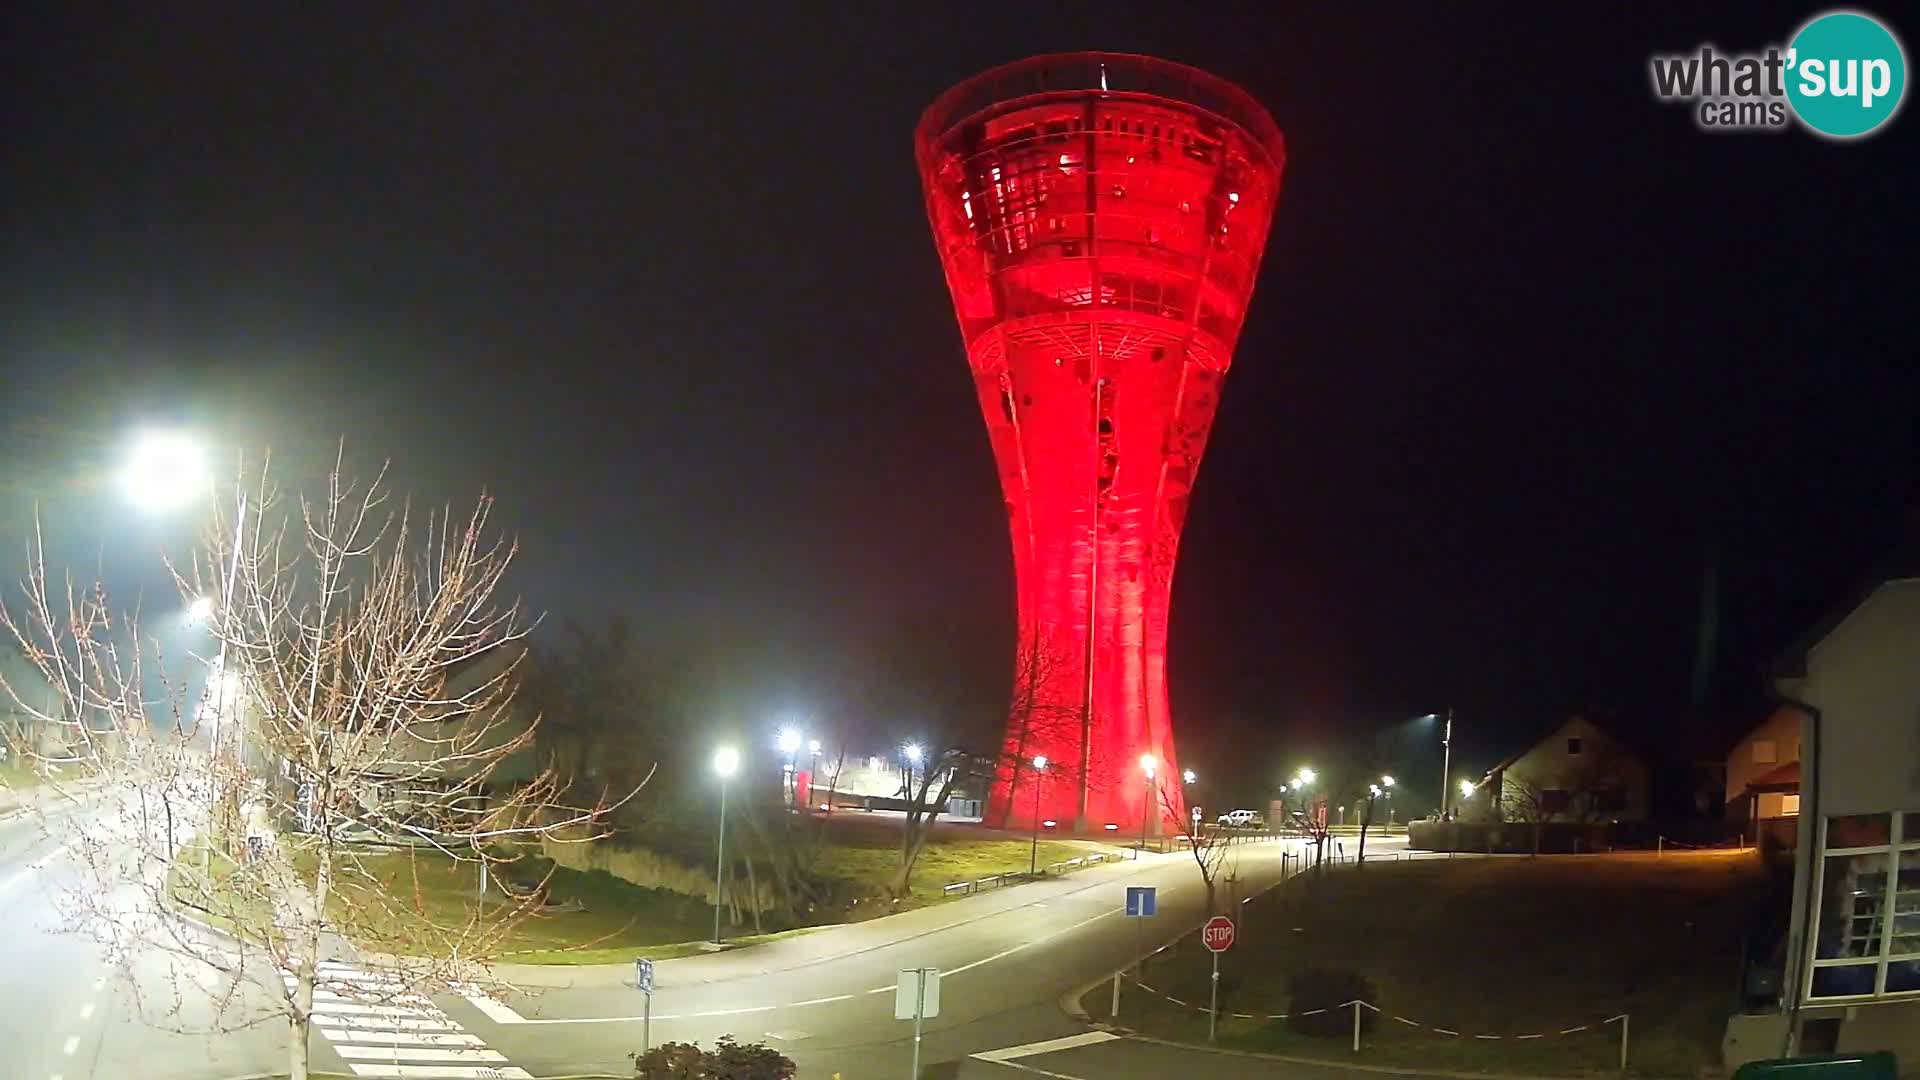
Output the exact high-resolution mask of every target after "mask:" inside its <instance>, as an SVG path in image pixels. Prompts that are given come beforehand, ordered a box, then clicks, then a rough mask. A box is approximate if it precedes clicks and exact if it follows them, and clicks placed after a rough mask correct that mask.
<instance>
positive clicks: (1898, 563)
mask: <svg viewBox="0 0 1920 1080" xmlns="http://www.w3.org/2000/svg"><path fill="white" fill-rule="evenodd" d="M1909 578H1920V507H1916V508H1914V509H1910V510H1908V511H1907V516H1906V519H1905V522H1904V529H1903V532H1902V535H1901V538H1900V540H1899V541H1898V542H1897V543H1895V544H1894V545H1893V546H1892V548H1890V549H1889V550H1888V552H1887V554H1886V555H1884V556H1882V557H1881V559H1880V560H1879V562H1878V563H1877V564H1876V565H1875V566H1874V569H1873V570H1872V572H1871V573H1869V574H1868V575H1867V576H1866V578H1865V580H1864V581H1863V582H1862V583H1861V584H1859V585H1857V586H1855V588H1854V589H1853V591H1852V592H1851V593H1850V594H1848V596H1847V598H1846V600H1845V601H1844V602H1842V603H1840V604H1838V605H1836V606H1835V607H1833V608H1832V609H1831V610H1829V611H1828V612H1827V613H1826V614H1825V615H1824V616H1822V617H1821V618H1820V619H1819V620H1818V621H1817V622H1815V623H1814V624H1813V625H1812V626H1811V627H1809V628H1808V629H1807V631H1806V632H1805V633H1803V634H1801V635H1800V636H1799V637H1797V638H1794V639H1793V642H1792V643H1791V644H1789V645H1788V646H1787V647H1786V648H1785V649H1784V650H1782V651H1781V653H1780V655H1779V656H1778V657H1776V658H1775V659H1774V662H1773V670H1772V675H1773V677H1774V678H1776V679H1803V678H1805V677H1806V675H1807V654H1808V653H1811V652H1812V651H1813V650H1814V648H1815V647H1816V646H1818V645H1819V644H1820V643H1821V642H1822V641H1825V640H1826V639H1827V635H1829V634H1831V633H1833V632H1834V631H1835V630H1837V629H1839V628H1840V624H1841V623H1843V622H1846V621H1847V617H1848V616H1849V615H1852V614H1853V613H1854V611H1855V610H1857V609H1858V608H1859V607H1860V605H1862V604H1864V603H1866V602H1867V600H1868V599H1869V598H1870V597H1872V596H1873V594H1874V593H1876V592H1879V591H1880V588H1881V587H1882V586H1884V585H1886V584H1887V583H1888V582H1892V581H1904V580H1907V579H1909Z"/></svg>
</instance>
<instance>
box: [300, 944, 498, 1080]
mask: <svg viewBox="0 0 1920 1080" xmlns="http://www.w3.org/2000/svg"><path fill="white" fill-rule="evenodd" d="M282 974H283V976H284V977H285V979H286V980H287V984H288V988H289V989H291V988H292V987H293V985H294V983H295V979H294V976H293V975H292V973H290V972H283V973H282ZM315 974H316V975H317V980H316V982H317V985H316V987H315V989H314V993H313V1023H314V1026H315V1027H316V1028H317V1029H318V1030H319V1032H320V1034H321V1035H322V1036H323V1037H324V1038H325V1039H326V1040H327V1042H328V1043H329V1044H331V1045H332V1048H333V1050H334V1052H335V1053H337V1054H339V1055H340V1057H341V1059H342V1060H344V1061H346V1063H347V1067H348V1068H349V1069H351V1070H353V1075H355V1076H357V1077H367V1078H369V1080H532V1075H533V1074H531V1073H529V1072H527V1071H526V1070H525V1069H520V1068H515V1067H514V1066H512V1065H510V1064H508V1063H507V1056H506V1055H505V1054H502V1053H501V1052H500V1051H498V1050H494V1049H491V1048H490V1047H488V1046H487V1044H486V1041H485V1040H484V1039H482V1038H480V1037H479V1036H478V1035H474V1034H472V1033H471V1032H468V1031H467V1030H466V1029H464V1028H462V1027H461V1026H460V1024H459V1023H458V1022H457V1021H455V1020H454V1019H453V1018H452V1017H450V1016H448V1015H447V1014H446V1013H444V1012H442V1011H440V1009H439V1008H438V1007H437V1006H435V1005H434V1004H433V1003H432V1002H430V1001H428V1000H427V999H426V998H424V997H421V996H419V995H417V994H407V993H403V992H401V987H402V983H401V982H400V980H398V979H396V978H394V977H393V976H391V975H383V974H381V973H379V972H370V971H362V970H360V969H358V968H355V967H353V966H352V965H349V964H343V963H340V962H338V961H333V960H328V961H322V962H321V963H320V965H319V968H318V970H317V971H316V973H315Z"/></svg>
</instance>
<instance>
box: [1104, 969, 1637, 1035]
mask: <svg viewBox="0 0 1920 1080" xmlns="http://www.w3.org/2000/svg"><path fill="white" fill-rule="evenodd" d="M1134 986H1135V987H1136V988H1137V989H1140V990H1145V991H1146V992H1147V993H1149V994H1152V995H1154V996H1156V997H1159V998H1163V999H1165V1000H1166V1001H1168V1002H1171V1003H1172V1004H1175V1005H1179V1006H1181V1007H1182V1008H1188V1009H1194V1010H1197V1011H1199V1012H1206V1011H1207V1007H1206V1006H1205V1005H1204V1004H1200V1005H1196V1004H1193V1003H1191V1002H1188V1001H1186V1000H1184V999H1182V998H1177V997H1174V996H1173V995H1172V994H1169V993H1166V992H1165V991H1163V990H1156V989H1154V988H1153V987H1151V986H1148V985H1147V984H1146V983H1135V984H1134ZM1355 1005H1358V1006H1360V1007H1361V1008H1364V1009H1369V1010H1371V1011H1373V1012H1376V1013H1379V1014H1380V1015H1382V1016H1391V1017H1392V1018H1393V1020H1394V1022H1395V1023H1399V1024H1405V1025H1406V1026H1408V1027H1410V1028H1414V1029H1416V1030H1420V1031H1431V1032H1433V1033H1434V1034H1436V1035H1445V1036H1447V1037H1448V1038H1456V1039H1457V1038H1462V1037H1470V1038H1475V1039H1481V1040H1485V1041H1489V1042H1497V1041H1499V1040H1502V1039H1513V1040H1515V1041H1519V1040H1523V1039H1544V1038H1547V1037H1548V1036H1554V1037H1558V1036H1564V1035H1577V1034H1579V1033H1581V1032H1583V1031H1592V1030H1594V1029H1596V1028H1601V1027H1605V1026H1607V1025H1608V1024H1614V1023H1619V1022H1621V1021H1623V1020H1625V1019H1626V1018H1627V1014H1626V1013H1620V1014H1618V1015H1615V1016H1609V1017H1607V1018H1606V1019H1605V1020H1601V1021H1598V1022H1597V1023H1591V1024H1579V1025H1576V1026H1574V1027H1569V1028H1561V1029H1559V1030H1558V1031H1548V1032H1534V1033H1527V1034H1519V1035H1504V1034H1501V1035H1496V1034H1481V1033H1477V1032H1461V1031H1456V1030H1454V1029H1453V1028H1446V1027H1440V1026H1439V1025H1437V1024H1424V1023H1421V1022H1420V1021H1418V1020H1415V1019H1412V1018H1411V1017H1406V1016H1401V1015H1399V1014H1397V1013H1387V1012H1384V1011H1382V1010H1381V1008H1380V1007H1379V1006H1378V1005H1375V1004H1374V1003H1373V1002H1371V1001H1361V1000H1359V999H1357V998H1356V999H1355V1000H1353V1001H1345V1002H1341V1003H1340V1004H1338V1005H1332V1006H1327V1007H1324V1008H1319V1009H1308V1010H1306V1011H1305V1012H1301V1013H1241V1012H1237V1013H1228V1014H1226V1015H1228V1016H1231V1017H1233V1018H1234V1019H1235V1020H1262V1019H1264V1020H1290V1019H1292V1018H1294V1017H1296V1016H1301V1017H1305V1016H1319V1015H1321V1014H1323V1013H1327V1012H1331V1011H1333V1010H1335V1009H1350V1008H1353V1007H1354V1006H1355Z"/></svg>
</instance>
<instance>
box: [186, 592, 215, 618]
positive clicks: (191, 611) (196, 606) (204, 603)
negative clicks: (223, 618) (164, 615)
mask: <svg viewBox="0 0 1920 1080" xmlns="http://www.w3.org/2000/svg"><path fill="white" fill-rule="evenodd" d="M212 614H213V597H211V596H196V597H194V598H193V603H191V604H188V605H187V619H188V621H190V622H197V623H203V622H206V621H207V618H208V617H209V616H211V615H212Z"/></svg>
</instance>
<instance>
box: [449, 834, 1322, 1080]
mask: <svg viewBox="0 0 1920 1080" xmlns="http://www.w3.org/2000/svg"><path fill="white" fill-rule="evenodd" d="M1298 847H1299V845H1298V843H1297V842H1284V843H1275V842H1266V843H1254V844H1247V845H1244V846H1241V847H1238V848H1236V849H1234V852H1233V853H1232V856H1231V858H1232V860H1233V873H1234V875H1235V876H1236V877H1237V878H1238V882H1237V885H1236V889H1237V892H1238V895H1240V896H1242V897H1245V896H1248V895H1251V894H1253V893H1256V892H1258V891H1260V890H1263V889H1265V888H1268V887H1270V886H1272V885H1273V884H1276V883H1277V882H1278V881H1279V880H1280V872H1281V859H1280V855H1281V852H1282V851H1283V850H1285V851H1294V850H1297V849H1298ZM1128 885H1152V886H1154V887H1155V888H1156V889H1157V890H1158V899H1159V910H1158V914H1157V915H1156V916H1155V917H1153V918H1152V919H1145V920H1143V919H1130V918H1128V917H1126V916H1125V915H1123V914H1122V911H1121V907H1122V901H1123V897H1124V893H1125V888H1126V886H1128ZM1204 908H1205V891H1204V888H1203V887H1202V885H1201V882H1200V876H1199V872H1198V871H1197V869H1196V868H1195V866H1194V863H1193V860H1192V858H1191V856H1189V855H1187V854H1185V853H1173V854H1169V855H1163V856H1148V857H1147V858H1146V859H1144V860H1141V861H1139V862H1127V863H1120V864H1109V865H1106V866H1102V867H1097V868H1093V869H1090V870H1086V871H1082V872H1081V873H1079V874H1077V875H1073V876H1069V877H1065V878H1060V879H1054V880H1050V881H1046V882H1041V883H1034V884H1028V885H1022V886H1018V887H1016V888H1012V889H1008V890H1007V891H1006V892H1004V893H998V894H988V895H986V896H981V897H976V898H974V899H971V900H967V901H962V902H959V903H956V904H951V905H942V906H940V907H935V908H930V909H925V910H923V911H919V912H913V913H909V914H907V915H903V916H896V917H895V918H893V919H890V920H885V921H882V922H875V923H866V924H859V925H855V926H849V927H841V928H835V929H833V930H828V931H822V932H820V933H817V934H812V935H807V936H804V937H799V938H793V939H788V940H786V941H782V942H776V943H773V944H771V945H766V946H760V947H757V948H755V949H752V950H742V951H741V952H739V953H735V954H722V955H719V956H713V957H697V958H688V959H686V960H677V961H672V962H670V963H665V964H662V965H660V967H659V975H658V978H657V985H658V989H657V991H656V993H655V994H654V1001H653V1012H654V1020H653V1031H652V1034H653V1040H654V1041H655V1042H656V1043H657V1042H660V1041H663V1040H666V1039H675V1040H697V1041H700V1042H703V1043H706V1042H710V1041H711V1040H713V1039H715V1038H717V1037H718V1036H719V1035H721V1034H725V1033H732V1034H734V1035H735V1036H737V1037H739V1038H742V1039H748V1040H759V1039H764V1040H766V1041H767V1042H769V1043H770V1044H772V1045H775V1046H778V1047H780V1048H781V1049H782V1050H783V1051H784V1052H785V1053H787V1054H788V1055H789V1056H791V1057H792V1058H793V1059H794V1060H795V1061H796V1062H797V1063H798V1064H799V1065H800V1067H801V1075H802V1076H803V1077H815V1076H817V1077H821V1078H823V1080H824V1078H827V1077H831V1076H833V1075H834V1074H836V1073H837V1074H839V1075H840V1076H841V1077H842V1078H843V1080H861V1078H866V1077H901V1076H905V1075H906V1074H907V1073H908V1071H909V1067H910V1060H909V1059H910V1055H911V1052H912V1047H911V1031H912V1026H911V1024H910V1023H907V1022H903V1021H899V1020H896V1019H894V1015H893V1002H894V990H893V987H894V983H895V981H896V978H897V976H898V973H899V972H900V971H901V970H902V969H905V968H914V967H937V968H940V969H941V970H942V972H943V976H942V985H941V991H940V994H941V1012H940V1015H939V1017H938V1018H936V1019H933V1020H931V1021H928V1022H927V1024H926V1026H925V1033H924V1036H923V1039H924V1041H923V1045H922V1056H923V1060H924V1061H925V1062H929V1063H957V1062H959V1061H961V1060H962V1059H965V1058H966V1057H968V1056H969V1055H971V1054H974V1053H978V1052H982V1051H991V1050H995V1049H999V1048H1003V1047H1008V1046H1013V1045H1017V1044H1023V1043H1029V1042H1035V1041H1041V1040H1047V1039H1053V1038H1057V1037H1061V1036H1068V1035H1073V1034H1077V1033H1079V1032H1081V1031H1082V1030H1083V1028H1082V1027H1081V1026H1080V1025H1079V1024H1077V1023H1075V1022H1074V1021H1072V1020H1070V1019H1069V1018H1068V1017H1067V1016H1066V1015H1065V1014H1064V1013H1062V1011H1061V1010H1060V1008H1059V1004H1058V1003H1059V999H1060V998H1061V996H1062V995H1064V994H1066V993H1068V992H1070V991H1072V990H1075V989H1077V988H1080V987H1083V986H1086V985H1087V984H1089V983H1092V982H1095V981H1097V980H1099V979H1101V978H1103V977H1105V976H1108V975H1110V974H1111V973H1112V972H1113V971H1114V970H1115V969H1116V968H1118V967H1121V966H1124V965H1126V964H1128V963H1130V962H1131V961H1132V959H1133V958H1135V957H1138V956H1140V955H1142V954H1143V953H1145V952H1148V951H1150V950H1152V949H1153V948H1156V947H1157V946H1158V945H1159V944H1161V943H1162V942H1163V941H1165V940H1166V939H1168V938H1171V937H1174V936H1177V935H1178V934H1179V933H1181V932H1183V931H1185V930H1187V929H1190V928H1192V927H1193V926H1196V925H1198V923H1199V922H1200V921H1201V919H1202V917H1203V915H1204ZM903 938H904V940H903ZM502 1004H504V1005H506V1006H507V1007H508V1008H510V1009H512V1010H513V1012H514V1013H517V1014H518V1015H519V1016H520V1017H523V1018H524V1019H525V1020H526V1021H527V1022H525V1023H517V1022H513V1019H512V1017H510V1016H505V1015H504V1014H502V1013H501V1012H500V1010H499V1009H498V1008H497V1007H493V1006H491V1005H490V1004H489V1003H486V1002H481V1003H472V1002H456V1003H451V1004H448V1005H447V1006H446V1008H447V1011H448V1012H449V1013H450V1014H452V1015H455V1016H457V1017H458V1018H459V1019H460V1021H461V1022H462V1023H463V1024H466V1025H467V1026H468V1027H469V1028H471V1029H472V1030H474V1031H476V1032H479V1033H482V1034H483V1035H484V1036H485V1037H486V1038H487V1040H488V1042H489V1044H490V1045H492V1046H495V1047H497V1048H499V1049H501V1050H502V1051H504V1052H505V1053H506V1054H507V1055H508V1057H509V1058H510V1059H511V1060H512V1061H513V1062H514V1064H516V1065H519V1066H522V1067H525V1068H527V1069H529V1070H531V1071H532V1072H534V1073H535V1074H536V1075H544V1074H550V1073H563V1072H567V1071H587V1070H592V1069H602V1070H607V1071H615V1070H616V1069H617V1068H618V1067H619V1066H620V1065H621V1064H623V1062H624V1058H625V1055H626V1054H627V1053H628V1052H630V1051H633V1050H637V1049H639V1047H640V1034H641V1032H640V1027H641V1025H640V1023H639V1021H638V1020H637V1016H638V1014H639V1012H640V1009H639V1005H640V995H639V993H638V992H637V991H636V990H634V989H633V988H632V985H631V977H630V976H628V975H625V974H624V973H623V974H621V975H619V976H616V977H614V978H608V977H606V976H605V975H603V974H601V973H600V972H593V973H583V974H582V975H580V976H579V977H578V978H576V979H574V980H573V985H570V986H565V987H555V988H550V989H547V990H545V991H544V992H542V993H540V994H538V995H537V996H532V997H521V998H511V999H509V1000H507V1001H506V1002H503V1003H502ZM488 1012H493V1013H495V1014H496V1016H493V1017H490V1016H489V1015H488ZM1124 1015H1125V1005H1124V1002H1123V1005H1122V1016H1123V1017H1124ZM503 1020H504V1022H503ZM957 1067H958V1066H957V1065H955V1066H954V1068H957ZM945 1072H946V1074H947V1075H953V1071H952V1070H951V1069H949V1070H945ZM933 1075H940V1073H937V1072H936V1073H933Z"/></svg>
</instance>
